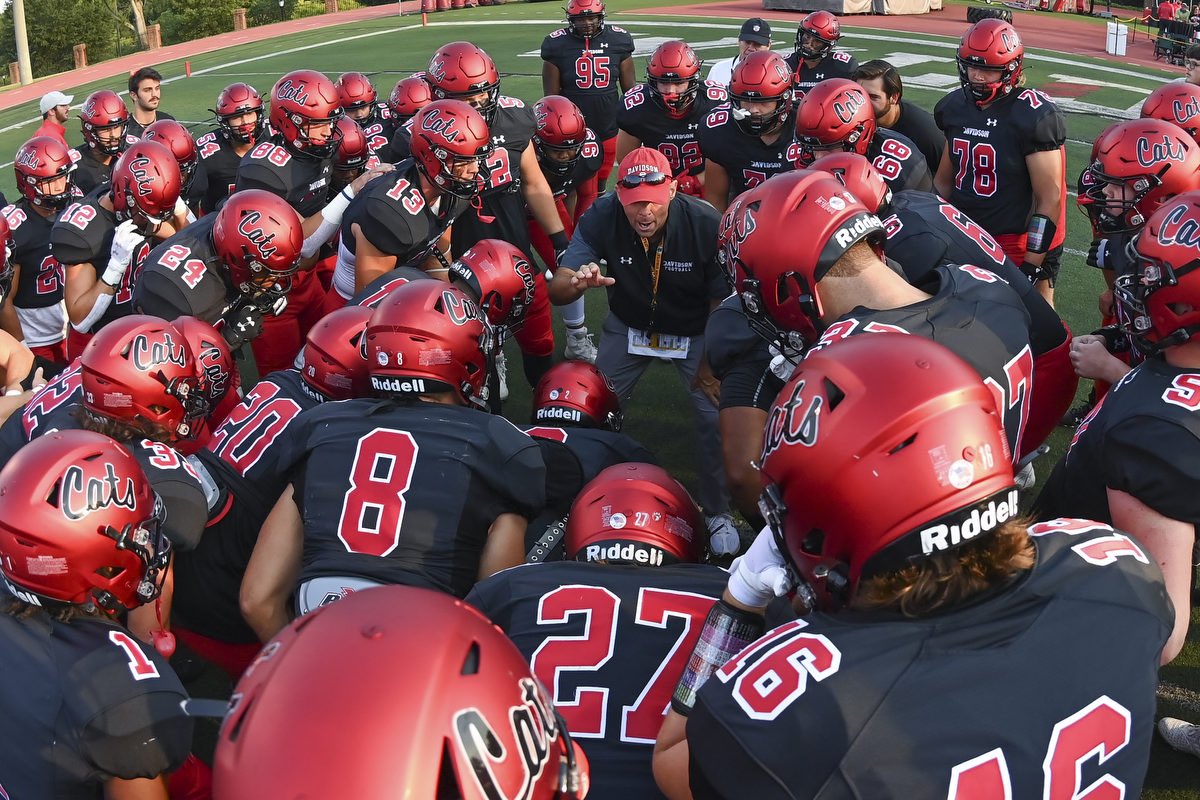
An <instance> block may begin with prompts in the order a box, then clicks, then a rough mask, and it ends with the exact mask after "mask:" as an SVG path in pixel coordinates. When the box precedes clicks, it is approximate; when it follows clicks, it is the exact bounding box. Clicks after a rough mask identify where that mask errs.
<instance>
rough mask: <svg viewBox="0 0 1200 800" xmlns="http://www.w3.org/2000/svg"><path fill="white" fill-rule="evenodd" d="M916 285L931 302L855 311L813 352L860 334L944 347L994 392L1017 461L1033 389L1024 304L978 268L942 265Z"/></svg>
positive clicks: (826, 334) (831, 327)
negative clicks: (902, 336) (905, 337)
mask: <svg viewBox="0 0 1200 800" xmlns="http://www.w3.org/2000/svg"><path fill="white" fill-rule="evenodd" d="M917 286H918V288H920V289H922V290H924V291H926V292H928V293H930V294H932V295H933V297H931V298H929V299H928V300H923V301H921V302H919V303H913V304H912V305H908V306H902V307H901V308H892V309H887V310H875V309H868V308H863V307H861V306H860V307H858V308H856V309H854V310H853V311H851V312H849V313H848V314H845V315H843V316H842V317H840V318H839V319H838V320H837V321H836V322H834V323H832V324H831V325H829V326H828V327H827V328H826V329H825V331H824V333H822V334H821V338H820V340H819V341H818V342H817V344H815V345H814V346H813V348H814V349H818V348H822V347H825V346H827V345H829V344H832V343H833V342H835V341H838V340H840V339H844V338H846V337H847V336H855V335H858V334H860V333H885V332H899V333H911V334H915V335H917V336H923V337H925V338H926V339H932V340H933V341H935V342H937V343H938V344H941V345H944V346H945V347H948V348H949V349H950V350H952V351H954V352H955V353H957V354H958V356H959V357H960V358H962V359H963V360H964V361H966V362H967V363H969V364H970V365H971V366H972V367H974V368H975V371H976V372H978V373H979V375H980V376H981V377H982V378H983V379H984V381H985V382H986V383H987V384H988V388H990V389H991V390H992V392H993V394H995V395H996V407H997V408H999V409H1001V410H1002V414H1001V416H1002V417H1003V419H1004V432H1005V435H1006V436H1007V439H1008V444H1009V448H1010V450H1011V452H1010V454H1009V455H1011V456H1012V457H1013V458H1014V460H1015V458H1016V456H1017V454H1018V453H1019V452H1020V442H1021V437H1022V435H1023V433H1024V430H1025V426H1026V424H1027V421H1028V417H1029V408H1030V394H1031V392H1032V388H1033V352H1032V351H1031V349H1030V347H1029V313H1028V312H1027V311H1026V310H1025V305H1024V303H1022V302H1021V298H1020V297H1019V296H1018V295H1017V293H1016V291H1015V290H1014V289H1013V288H1012V287H1011V286H1009V285H1008V284H1007V283H1005V282H1004V281H1002V280H1001V279H1000V278H998V277H996V275H995V274H994V273H992V272H988V271H987V270H985V269H983V268H982V267H974V266H969V265H968V266H940V267H937V268H936V269H935V270H933V272H931V273H929V275H928V276H927V277H926V279H925V280H924V281H922V282H921V283H919V284H917ZM810 352H811V351H810Z"/></svg>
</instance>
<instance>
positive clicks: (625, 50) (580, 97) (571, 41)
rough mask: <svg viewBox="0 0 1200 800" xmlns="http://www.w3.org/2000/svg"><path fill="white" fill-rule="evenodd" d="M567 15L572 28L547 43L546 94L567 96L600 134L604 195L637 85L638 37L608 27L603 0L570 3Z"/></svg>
mask: <svg viewBox="0 0 1200 800" xmlns="http://www.w3.org/2000/svg"><path fill="white" fill-rule="evenodd" d="M566 12H567V25H566V27H563V28H559V29H558V30H556V31H554V32H553V33H551V34H550V35H548V36H547V37H546V38H545V39H543V40H542V94H543V95H551V94H558V95H562V96H563V97H566V98H567V99H568V100H570V101H571V102H573V103H574V104H575V105H576V106H578V107H579V110H580V111H582V112H583V118H584V119H585V120H587V124H588V127H589V128H591V129H592V130H593V131H595V133H596V136H597V137H598V138H599V139H600V149H601V151H602V152H603V154H604V160H603V162H602V163H601V165H600V173H599V177H598V180H599V187H600V189H601V190H602V191H603V189H604V187H605V185H606V183H607V181H608V176H609V175H610V174H612V169H613V164H614V163H615V156H616V152H617V109H618V108H620V104H621V94H622V93H624V92H627V91H629V90H630V89H632V88H633V85H634V84H635V83H637V78H636V77H634V72H633V50H634V47H633V37H632V36H630V35H629V32H628V31H626V30H625V29H624V28H619V27H617V26H616V25H606V24H605V23H604V2H603V0H568V2H567V7H566ZM614 78H615V79H616V80H615V82H614ZM618 86H619V88H618Z"/></svg>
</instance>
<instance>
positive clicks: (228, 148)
mask: <svg viewBox="0 0 1200 800" xmlns="http://www.w3.org/2000/svg"><path fill="white" fill-rule="evenodd" d="M196 150H197V152H198V153H199V154H200V163H201V164H203V166H204V171H205V174H206V177H207V185H206V186H205V191H204V196H203V199H202V200H201V202H200V208H201V209H202V210H203V211H204V213H206V214H211V213H213V212H214V211H216V210H217V208H218V207H219V206H220V205H221V203H223V202H225V198H227V197H229V195H231V194H233V189H234V187H235V186H236V185H237V172H238V165H239V164H241V163H242V157H241V156H239V155H238V154H237V153H236V152H235V151H234V149H233V145H232V144H231V143H230V141H229V137H228V136H227V135H226V134H225V132H224V131H220V130H216V131H209V132H208V133H206V134H204V135H203V136H201V137H200V138H198V139H197V140H196Z"/></svg>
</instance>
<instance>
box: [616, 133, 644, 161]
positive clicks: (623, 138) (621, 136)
mask: <svg viewBox="0 0 1200 800" xmlns="http://www.w3.org/2000/svg"><path fill="white" fill-rule="evenodd" d="M641 146H642V140H641V139H639V138H637V137H636V136H634V135H633V134H632V133H626V132H625V131H617V155H616V159H617V163H618V164H620V163H621V161H622V159H624V158H625V156H627V155H629V154H630V153H631V152H633V151H634V150H637V149H638V148H639V147H641Z"/></svg>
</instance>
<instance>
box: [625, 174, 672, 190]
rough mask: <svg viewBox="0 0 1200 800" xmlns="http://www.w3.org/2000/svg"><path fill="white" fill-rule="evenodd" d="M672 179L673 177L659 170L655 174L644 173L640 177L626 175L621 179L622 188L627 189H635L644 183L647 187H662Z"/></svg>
mask: <svg viewBox="0 0 1200 800" xmlns="http://www.w3.org/2000/svg"><path fill="white" fill-rule="evenodd" d="M670 179H671V176H669V175H664V174H663V173H661V172H659V171H658V170H654V171H653V172H643V173H641V174H640V175H626V176H625V177H624V178H622V179H621V181H620V183H621V187H622V188H625V189H633V188H635V187H637V186H641V185H642V184H643V183H644V184H646V185H647V186H660V185H662V184H664V183H666V182H667V181H669V180H670Z"/></svg>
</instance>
